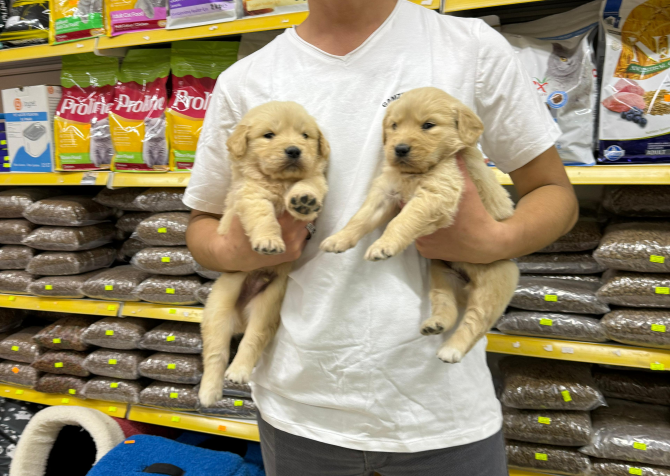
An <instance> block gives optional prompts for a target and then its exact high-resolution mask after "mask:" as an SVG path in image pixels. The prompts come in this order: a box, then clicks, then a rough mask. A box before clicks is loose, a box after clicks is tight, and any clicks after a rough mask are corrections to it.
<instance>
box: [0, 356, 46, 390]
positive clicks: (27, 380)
mask: <svg viewBox="0 0 670 476" xmlns="http://www.w3.org/2000/svg"><path fill="white" fill-rule="evenodd" d="M41 376H42V372H40V371H38V370H37V369H34V368H33V367H32V366H31V365H30V364H26V363H24V362H14V361H12V360H4V361H2V362H0V382H5V383H9V384H12V385H19V386H21V387H29V388H33V387H35V385H36V384H37V381H38V380H39V379H40V377H41Z"/></svg>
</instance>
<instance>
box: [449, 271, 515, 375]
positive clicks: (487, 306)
mask: <svg viewBox="0 0 670 476" xmlns="http://www.w3.org/2000/svg"><path fill="white" fill-rule="evenodd" d="M454 266H458V268H459V269H462V270H463V271H465V273H466V274H467V275H468V276H469V277H470V284H468V285H467V286H466V290H467V291H469V294H468V299H467V304H466V309H465V314H464V315H463V319H462V320H461V322H460V323H459V325H458V327H457V328H456V330H455V331H454V333H453V334H452V335H451V336H450V337H449V338H448V339H447V341H446V342H445V343H444V345H443V346H442V348H441V349H440V350H439V352H438V353H437V356H438V357H439V358H440V359H441V360H442V361H444V362H449V363H452V364H455V363H457V362H460V361H461V359H462V358H463V357H464V356H465V354H467V353H468V352H469V351H470V349H472V347H473V346H474V345H475V344H476V343H477V342H478V341H479V339H481V338H482V337H484V335H485V334H486V332H488V330H489V329H490V328H491V326H492V325H493V324H494V323H495V321H496V320H497V319H498V318H499V317H500V316H501V315H502V313H503V311H504V310H505V308H506V307H507V305H508V304H509V302H510V300H511V299H512V296H513V295H514V290H515V289H516V285H517V282H518V280H519V268H517V266H516V264H515V263H514V262H512V261H508V260H505V261H496V262H495V263H491V264H469V263H457V264H454Z"/></svg>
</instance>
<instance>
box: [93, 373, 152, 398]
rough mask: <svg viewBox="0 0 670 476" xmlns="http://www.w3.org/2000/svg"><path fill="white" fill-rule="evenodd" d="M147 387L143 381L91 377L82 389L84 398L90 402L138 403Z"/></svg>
mask: <svg viewBox="0 0 670 476" xmlns="http://www.w3.org/2000/svg"><path fill="white" fill-rule="evenodd" d="M146 386H147V382H146V381H144V380H124V379H114V378H110V377H93V378H91V379H90V380H89V381H88V382H87V383H86V386H85V387H84V391H83V393H84V396H85V397H86V398H90V399H92V400H104V401H106V402H118V403H133V404H137V403H140V392H141V391H142V390H144V388H145V387H146Z"/></svg>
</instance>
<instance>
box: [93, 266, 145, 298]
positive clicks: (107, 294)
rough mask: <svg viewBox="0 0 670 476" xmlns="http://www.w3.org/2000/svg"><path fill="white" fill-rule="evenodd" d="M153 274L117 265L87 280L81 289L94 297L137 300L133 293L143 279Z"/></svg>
mask: <svg viewBox="0 0 670 476" xmlns="http://www.w3.org/2000/svg"><path fill="white" fill-rule="evenodd" d="M149 276H151V274H150V273H147V272H145V271H141V270H139V269H137V268H133V267H132V266H117V267H115V268H110V269H106V270H104V271H101V272H100V273H98V274H96V275H95V276H93V277H92V278H90V279H88V280H86V282H85V283H84V284H83V285H82V287H81V291H82V293H83V294H84V295H86V296H88V297H90V298H93V299H114V300H118V301H137V300H138V299H137V298H136V297H135V295H134V294H133V293H134V291H135V288H137V286H139V285H140V283H141V282H142V281H144V280H145V279H147V278H148V277H149Z"/></svg>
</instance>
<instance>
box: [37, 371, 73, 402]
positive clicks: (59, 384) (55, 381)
mask: <svg viewBox="0 0 670 476" xmlns="http://www.w3.org/2000/svg"><path fill="white" fill-rule="evenodd" d="M84 385H86V379H85V378H83V377H75V376H73V375H55V374H44V375H43V376H42V377H41V378H40V379H39V380H38V381H37V384H36V385H35V390H37V391H38V392H43V393H57V394H60V395H72V396H73V397H77V398H85V397H84V396H83V394H82V391H83V390H84Z"/></svg>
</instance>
